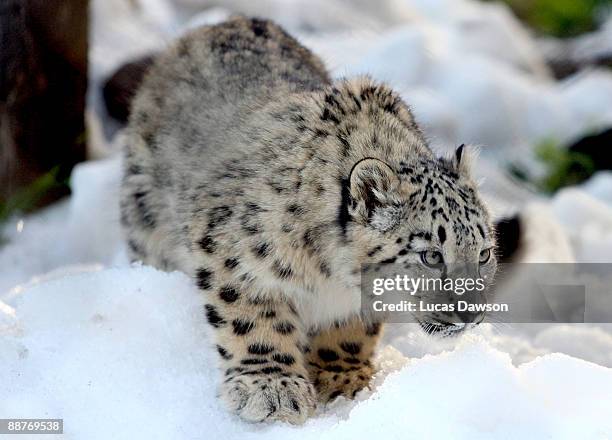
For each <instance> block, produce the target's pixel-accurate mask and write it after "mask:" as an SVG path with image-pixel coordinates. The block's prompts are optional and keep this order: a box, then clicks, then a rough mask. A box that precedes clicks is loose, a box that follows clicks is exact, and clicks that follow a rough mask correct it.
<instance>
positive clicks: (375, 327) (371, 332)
mask: <svg viewBox="0 0 612 440" xmlns="http://www.w3.org/2000/svg"><path fill="white" fill-rule="evenodd" d="M380 328H381V325H380V322H374V323H372V324H370V325H368V326H367V327H366V329H365V333H366V335H367V336H376V335H377V334H379V333H380Z"/></svg>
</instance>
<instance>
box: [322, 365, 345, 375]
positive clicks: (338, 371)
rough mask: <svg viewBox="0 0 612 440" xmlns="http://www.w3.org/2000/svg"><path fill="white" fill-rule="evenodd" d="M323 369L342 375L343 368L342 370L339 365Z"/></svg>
mask: <svg viewBox="0 0 612 440" xmlns="http://www.w3.org/2000/svg"><path fill="white" fill-rule="evenodd" d="M323 369H324V370H325V371H330V372H332V373H342V372H343V371H344V368H342V367H341V366H340V365H328V366H326V367H325V368H323Z"/></svg>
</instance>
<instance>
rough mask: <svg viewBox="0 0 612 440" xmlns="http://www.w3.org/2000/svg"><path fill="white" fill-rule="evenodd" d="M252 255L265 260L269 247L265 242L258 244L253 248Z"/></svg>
mask: <svg viewBox="0 0 612 440" xmlns="http://www.w3.org/2000/svg"><path fill="white" fill-rule="evenodd" d="M253 253H254V254H255V255H257V256H258V257H259V258H266V257H267V256H268V255H269V254H270V245H269V244H268V243H265V242H262V243H258V244H257V245H256V246H255V247H254V248H253Z"/></svg>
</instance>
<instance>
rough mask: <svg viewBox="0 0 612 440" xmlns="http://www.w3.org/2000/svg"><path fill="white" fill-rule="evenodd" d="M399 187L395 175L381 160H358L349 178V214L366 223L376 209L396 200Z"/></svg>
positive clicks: (398, 181)
mask: <svg viewBox="0 0 612 440" xmlns="http://www.w3.org/2000/svg"><path fill="white" fill-rule="evenodd" d="M399 185H400V180H399V177H398V176H397V174H396V173H395V172H394V171H393V169H392V168H391V167H390V166H389V165H387V164H386V163H385V162H383V161H382V160H378V159H373V158H367V159H362V160H360V161H359V162H357V163H356V164H355V165H354V166H353V169H352V170H351V174H350V177H349V194H350V197H351V201H352V203H351V205H352V206H351V209H350V210H349V211H350V214H351V215H352V216H353V217H354V218H355V219H356V220H358V221H359V220H361V221H362V222H368V221H369V220H370V219H371V218H372V216H373V215H374V212H375V211H376V210H377V209H378V208H380V207H384V206H386V205H389V204H391V203H392V202H393V200H395V199H396V197H397V194H398V191H399Z"/></svg>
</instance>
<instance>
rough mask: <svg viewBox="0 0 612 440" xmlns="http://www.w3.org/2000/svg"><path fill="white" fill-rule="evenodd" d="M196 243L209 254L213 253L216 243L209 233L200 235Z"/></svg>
mask: <svg viewBox="0 0 612 440" xmlns="http://www.w3.org/2000/svg"><path fill="white" fill-rule="evenodd" d="M198 244H199V245H200V247H201V248H202V249H203V250H204V252H206V253H209V254H213V253H214V252H215V249H217V243H215V241H214V240H213V238H212V237H211V236H210V235H205V236H204V237H202V239H201V240H200V241H199V242H198Z"/></svg>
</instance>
